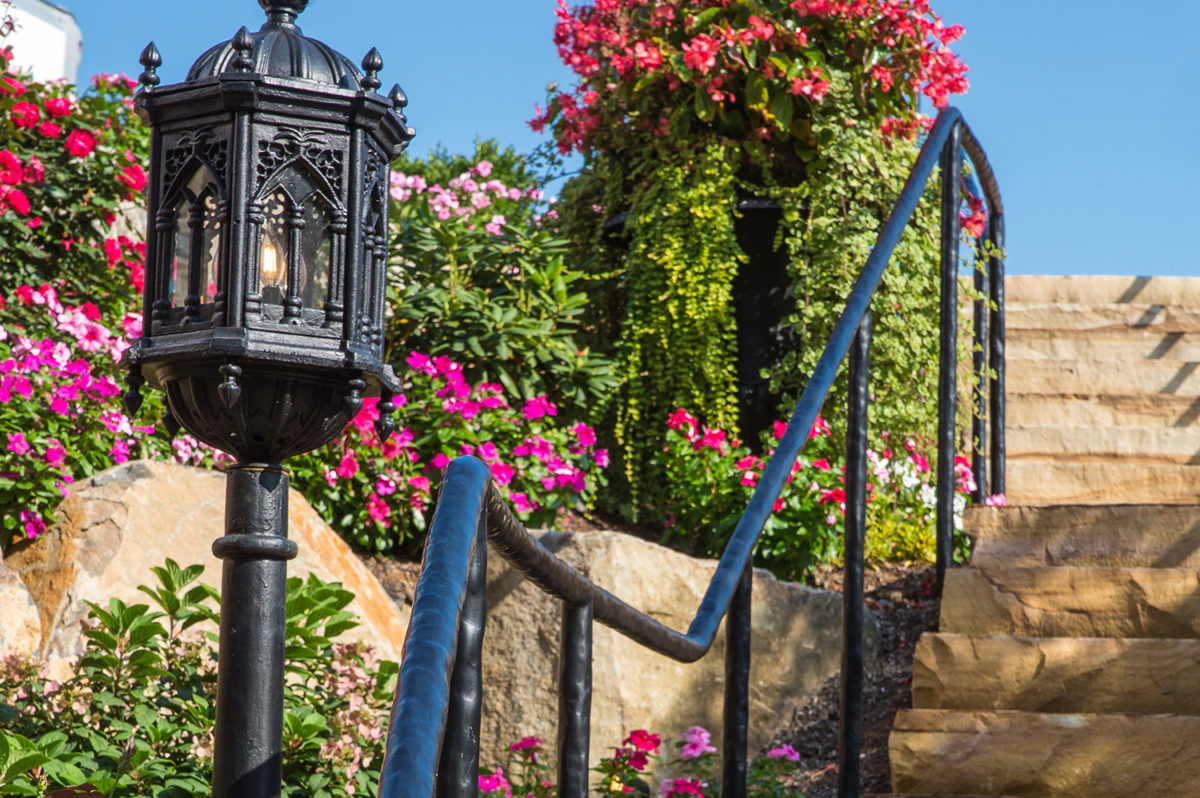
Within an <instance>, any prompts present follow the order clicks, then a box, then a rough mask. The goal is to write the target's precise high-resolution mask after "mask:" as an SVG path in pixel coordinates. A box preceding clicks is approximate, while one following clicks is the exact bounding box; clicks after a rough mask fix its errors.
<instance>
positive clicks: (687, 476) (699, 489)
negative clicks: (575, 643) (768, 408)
mask: <svg viewBox="0 0 1200 798" xmlns="http://www.w3.org/2000/svg"><path fill="white" fill-rule="evenodd" d="M785 427H786V425H785V424H784V423H782V422H776V423H775V426H774V429H773V430H772V432H771V434H770V435H769V437H768V439H767V443H766V448H765V450H764V452H763V455H762V456H757V455H753V454H751V453H750V450H749V449H748V448H746V447H745V446H743V445H741V443H740V442H739V441H737V440H736V439H734V438H732V437H731V436H730V435H729V434H728V433H726V432H725V431H724V430H718V429H712V428H709V427H706V426H703V425H701V424H700V423H699V422H698V420H697V419H696V418H695V416H692V415H691V414H689V413H688V412H687V411H685V410H683V409H678V410H676V411H675V412H674V413H672V414H671V416H670V418H668V420H667V428H668V431H667V436H666V441H667V443H666V448H665V449H664V450H663V452H661V454H660V455H659V456H658V457H657V458H656V461H657V464H658V465H659V467H661V468H662V470H663V472H664V473H665V474H666V475H667V476H668V479H669V482H670V485H669V487H668V489H667V494H666V503H665V505H664V506H663V507H662V508H661V510H662V512H663V513H664V514H665V518H664V519H663V521H664V525H665V526H666V533H665V537H666V538H667V539H668V540H669V539H671V538H678V539H679V541H680V542H681V543H682V544H683V545H686V546H688V547H690V548H691V549H693V550H694V551H696V552H697V553H699V554H704V555H708V556H719V555H720V553H721V552H722V551H723V550H724V548H725V543H726V542H727V541H728V540H729V536H730V535H732V534H733V530H734V528H735V527H736V526H737V522H738V521H739V520H740V519H741V516H742V513H743V512H744V511H745V509H746V505H747V504H748V502H749V500H750V496H751V494H752V493H753V491H754V487H755V486H756V485H757V484H758V480H759V477H760V476H761V474H762V470H763V468H764V467H765V466H766V461H767V460H768V459H769V458H770V456H771V455H772V454H773V453H774V451H775V447H776V445H777V444H778V443H779V438H780V437H781V436H782V435H783V432H784V429H785ZM882 438H883V440H884V441H885V442H887V441H888V440H889V438H890V436H889V434H888V433H886V432H885V433H883V434H882ZM867 460H868V463H869V466H868V474H867V547H866V555H867V558H868V559H873V560H890V561H895V560H902V561H903V560H925V561H931V560H932V559H933V558H934V555H935V551H936V550H935V529H934V522H935V518H936V513H935V508H936V506H937V500H936V491H935V488H934V486H933V485H932V484H931V479H932V476H933V475H932V473H931V470H930V466H929V460H928V459H927V458H926V457H925V456H924V455H923V454H922V453H921V450H920V448H919V447H918V446H917V443H916V442H915V441H914V440H913V439H911V438H906V439H904V441H903V444H902V445H901V446H900V447H889V448H885V449H884V450H883V451H882V452H877V451H875V450H874V449H872V448H868V450H867ZM845 470H846V467H845V457H844V450H843V449H841V448H840V447H839V446H838V445H837V444H836V443H835V441H834V438H833V436H832V435H831V434H830V428H829V424H828V423H827V422H826V421H825V420H824V419H823V418H821V417H820V416H818V417H817V421H816V423H815V424H814V425H813V428H812V430H811V431H810V432H809V436H808V442H807V443H806V444H805V446H804V448H803V449H802V450H801V453H800V456H799V457H798V458H797V459H796V463H795V464H794V465H793V467H792V471H791V474H790V475H789V477H788V481H787V485H786V486H785V488H784V490H783V493H782V494H780V496H779V498H778V499H777V500H776V502H775V506H774V512H773V513H772V514H771V515H770V516H769V517H768V519H767V523H766V525H765V526H764V527H763V532H762V535H761V537H760V538H759V541H758V545H757V547H756V548H755V561H756V563H757V564H759V565H761V566H763V567H766V568H770V569H771V570H772V571H774V572H775V573H776V574H778V575H779V576H780V577H782V578H785V579H800V578H802V577H803V576H804V575H805V574H806V573H807V572H808V571H809V570H810V569H811V568H812V567H813V566H814V565H817V564H821V563H825V562H829V561H831V560H836V559H838V558H840V556H841V552H842V541H843V533H844V520H845V511H846V490H845V481H846V478H845ZM955 475H956V484H955V490H956V494H955V499H954V501H955V518H954V523H955V529H956V530H959V532H960V544H965V538H962V537H961V530H962V510H963V508H964V507H965V506H966V501H967V499H966V496H967V494H969V493H970V492H971V491H973V490H974V489H975V484H974V481H973V479H972V477H971V470H970V466H969V464H968V463H967V461H966V459H965V458H962V457H958V458H956V459H955Z"/></svg>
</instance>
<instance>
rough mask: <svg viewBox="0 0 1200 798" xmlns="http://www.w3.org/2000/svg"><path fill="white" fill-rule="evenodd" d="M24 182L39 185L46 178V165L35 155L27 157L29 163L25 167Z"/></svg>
mask: <svg viewBox="0 0 1200 798" xmlns="http://www.w3.org/2000/svg"><path fill="white" fill-rule="evenodd" d="M24 176H25V182H26V183H33V184H34V185H41V184H42V183H44V182H45V180H46V167H45V166H44V165H43V164H42V162H41V161H40V160H38V157H37V156H36V155H32V156H30V157H29V164H28V165H27V166H26V167H25V175H24Z"/></svg>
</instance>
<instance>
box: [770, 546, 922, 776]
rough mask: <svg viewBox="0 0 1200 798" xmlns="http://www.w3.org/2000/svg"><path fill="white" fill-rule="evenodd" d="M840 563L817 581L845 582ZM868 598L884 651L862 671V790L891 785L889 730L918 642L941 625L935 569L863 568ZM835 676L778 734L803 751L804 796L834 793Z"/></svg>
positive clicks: (831, 585) (837, 586) (833, 585)
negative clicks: (934, 592)
mask: <svg viewBox="0 0 1200 798" xmlns="http://www.w3.org/2000/svg"><path fill="white" fill-rule="evenodd" d="M841 581H842V574H841V572H840V571H836V572H835V571H822V572H820V573H818V574H817V575H816V578H815V580H814V583H815V586H816V587H820V588H824V589H826V590H835V591H840V590H841ZM865 583H866V601H867V606H868V608H870V611H871V613H872V614H873V615H874V616H875V619H876V620H877V622H878V623H879V631H880V633H881V637H882V647H881V652H880V656H879V657H878V658H877V659H876V660H875V661H873V662H868V663H867V667H866V672H865V674H864V682H865V684H864V695H863V728H864V734H863V753H862V759H861V762H862V786H863V791H864V792H874V793H887V792H891V773H890V772H889V769H888V750H887V745H888V734H890V733H891V730H892V722H893V720H894V719H895V717H896V711H897V710H899V709H902V708H906V707H909V706H911V705H912V699H911V696H912V688H911V685H912V656H913V646H914V645H915V644H916V642H917V638H918V637H920V635H921V633H922V632H924V631H932V630H935V629H937V620H938V602H937V600H936V599H935V598H933V569H932V568H931V567H927V566H921V567H911V566H902V565H885V566H881V567H879V568H876V569H873V570H870V571H868V572H867V574H866V579H865ZM839 695H840V689H839V683H838V677H836V676H835V677H833V678H831V679H830V680H828V681H827V682H826V683H825V685H824V686H823V687H822V688H821V689H820V691H818V692H817V693H816V695H814V696H812V697H811V698H810V699H809V700H808V701H806V702H805V703H803V704H801V705H800V706H798V707H796V710H795V712H794V713H793V715H792V718H791V720H790V721H789V722H788V723H787V725H786V726H784V727H783V728H782V729H781V730H780V731H779V732H778V733H777V734H776V735H775V739H774V741H773V742H772V747H774V746H778V745H782V744H784V743H787V744H789V745H791V746H792V747H793V748H795V749H796V751H797V752H798V753H799V754H800V763H799V764H800V767H801V769H802V772H803V776H802V777H801V778H799V779H797V781H796V783H795V787H796V788H797V790H798V791H802V792H803V793H804V795H805V798H833V797H834V796H836V795H837V780H838V776H837V755H838V698H839Z"/></svg>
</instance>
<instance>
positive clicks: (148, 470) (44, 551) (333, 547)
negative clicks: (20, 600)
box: [4, 461, 408, 669]
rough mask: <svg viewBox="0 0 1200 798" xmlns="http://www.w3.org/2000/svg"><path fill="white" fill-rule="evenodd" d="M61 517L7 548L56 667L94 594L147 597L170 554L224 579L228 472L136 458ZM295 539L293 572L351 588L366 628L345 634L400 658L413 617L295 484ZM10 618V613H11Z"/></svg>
mask: <svg viewBox="0 0 1200 798" xmlns="http://www.w3.org/2000/svg"><path fill="white" fill-rule="evenodd" d="M72 488H73V489H72V491H71V496H70V497H69V498H68V499H66V500H65V501H64V502H63V504H62V506H61V508H60V510H59V520H58V522H57V523H56V524H55V525H54V526H53V527H51V528H50V529H49V530H47V531H46V532H45V533H43V534H42V535H40V536H39V537H38V538H37V539H36V540H33V541H29V542H28V543H27V544H22V545H21V546H19V547H18V548H17V549H16V550H14V551H12V552H10V554H9V556H8V557H7V558H6V559H5V560H4V564H5V565H7V566H8V567H9V568H11V569H12V570H13V571H15V572H16V574H17V575H19V576H20V578H21V580H22V581H23V582H24V583H25V586H26V587H28V589H29V592H30V593H31V594H32V596H33V601H34V603H35V604H36V606H37V613H38V616H39V617H40V623H41V640H40V646H39V648H40V652H41V654H42V656H43V657H45V658H47V659H48V660H50V662H51V663H52V665H53V664H54V663H57V666H56V668H55V669H59V668H62V666H63V661H64V660H69V659H72V658H74V657H75V656H76V655H77V654H78V653H79V652H80V651H81V650H82V648H83V643H84V638H83V635H82V634H81V621H82V620H83V619H84V618H86V617H87V613H88V606H87V603H86V602H87V601H94V602H97V603H100V604H104V603H106V602H107V601H108V599H109V598H110V597H113V596H115V597H117V598H120V599H122V600H123V601H126V602H128V603H134V602H138V603H148V602H149V600H150V599H149V597H148V596H146V595H145V594H144V593H142V592H140V591H139V590H138V589H137V586H138V585H143V584H154V583H155V577H154V575H153V574H152V573H151V572H150V568H151V567H152V566H155V565H162V563H163V562H164V561H165V560H166V559H167V558H168V557H170V558H171V559H173V560H175V561H176V562H178V563H179V564H180V565H183V566H186V565H191V564H193V563H200V564H203V565H204V566H205V570H204V574H203V576H202V577H201V579H202V581H204V582H206V583H207V584H210V585H212V586H214V587H216V588H218V589H219V588H220V585H221V561H220V560H218V559H217V558H216V557H214V556H213V554H212V549H211V546H212V542H213V541H214V540H216V539H217V538H218V537H220V536H221V535H223V534H224V518H225V475H224V474H221V473H219V472H215V471H207V470H204V469H198V468H192V467H189V466H183V465H176V464H172V463H153V462H145V461H137V462H130V463H125V464H123V465H120V466H116V467H114V468H110V469H108V470H107V471H103V472H101V473H99V474H96V475H95V476H93V477H91V478H90V479H87V480H82V481H80V482H78V483H76V484H75V485H73V486H72ZM288 502H289V503H288V536H289V537H290V538H291V539H292V540H295V541H296V543H297V544H298V545H299V548H300V554H299V556H298V557H297V558H296V559H294V560H292V561H290V562H289V563H288V575H289V576H307V575H308V574H310V573H313V574H316V575H317V576H318V577H320V578H321V579H324V580H326V581H336V582H341V583H342V584H343V585H345V587H346V588H347V589H348V590H351V591H353V592H354V595H355V599H354V602H353V603H352V604H351V605H350V607H349V609H350V610H352V611H353V612H354V614H355V615H357V616H358V618H359V621H360V624H361V625H360V626H358V627H356V628H355V629H352V630H350V631H349V632H347V633H346V637H347V638H348V639H354V640H361V641H363V642H365V643H368V644H370V645H372V646H375V648H376V649H377V650H378V652H379V654H380V656H382V657H384V658H387V659H392V660H397V661H398V660H399V658H400V650H401V647H402V645H403V643H404V634H405V631H406V630H407V628H408V614H407V612H406V611H405V610H404V609H403V607H402V606H400V605H398V604H396V603H394V602H393V601H392V600H391V598H390V597H389V596H388V594H387V592H386V591H385V590H384V589H383V587H382V586H380V584H379V582H378V581H376V579H375V577H374V576H372V575H371V573H370V572H369V571H368V570H367V568H366V567H365V566H364V565H363V563H362V561H361V560H359V558H358V557H357V556H356V555H355V554H354V553H353V552H352V551H351V550H350V548H349V547H348V546H347V545H346V544H345V543H344V542H343V541H342V540H341V538H339V537H338V536H337V535H336V534H335V533H334V532H333V530H331V529H330V528H329V527H328V526H327V525H326V524H325V522H324V521H322V520H321V518H320V516H318V515H317V513H316V512H315V511H314V510H313V509H312V507H311V506H310V505H309V504H308V502H307V501H305V500H304V497H303V496H301V495H300V494H299V493H297V492H296V491H295V490H293V491H291V494H290V497H289V500H288ZM7 617H8V616H7V615H5V618H6V620H7Z"/></svg>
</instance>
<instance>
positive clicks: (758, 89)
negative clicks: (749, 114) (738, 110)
mask: <svg viewBox="0 0 1200 798" xmlns="http://www.w3.org/2000/svg"><path fill="white" fill-rule="evenodd" d="M746 105H747V106H748V107H750V108H766V107H767V82H766V80H764V79H763V76H762V75H761V74H759V73H758V72H751V73H750V74H749V75H748V76H747V77H746Z"/></svg>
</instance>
